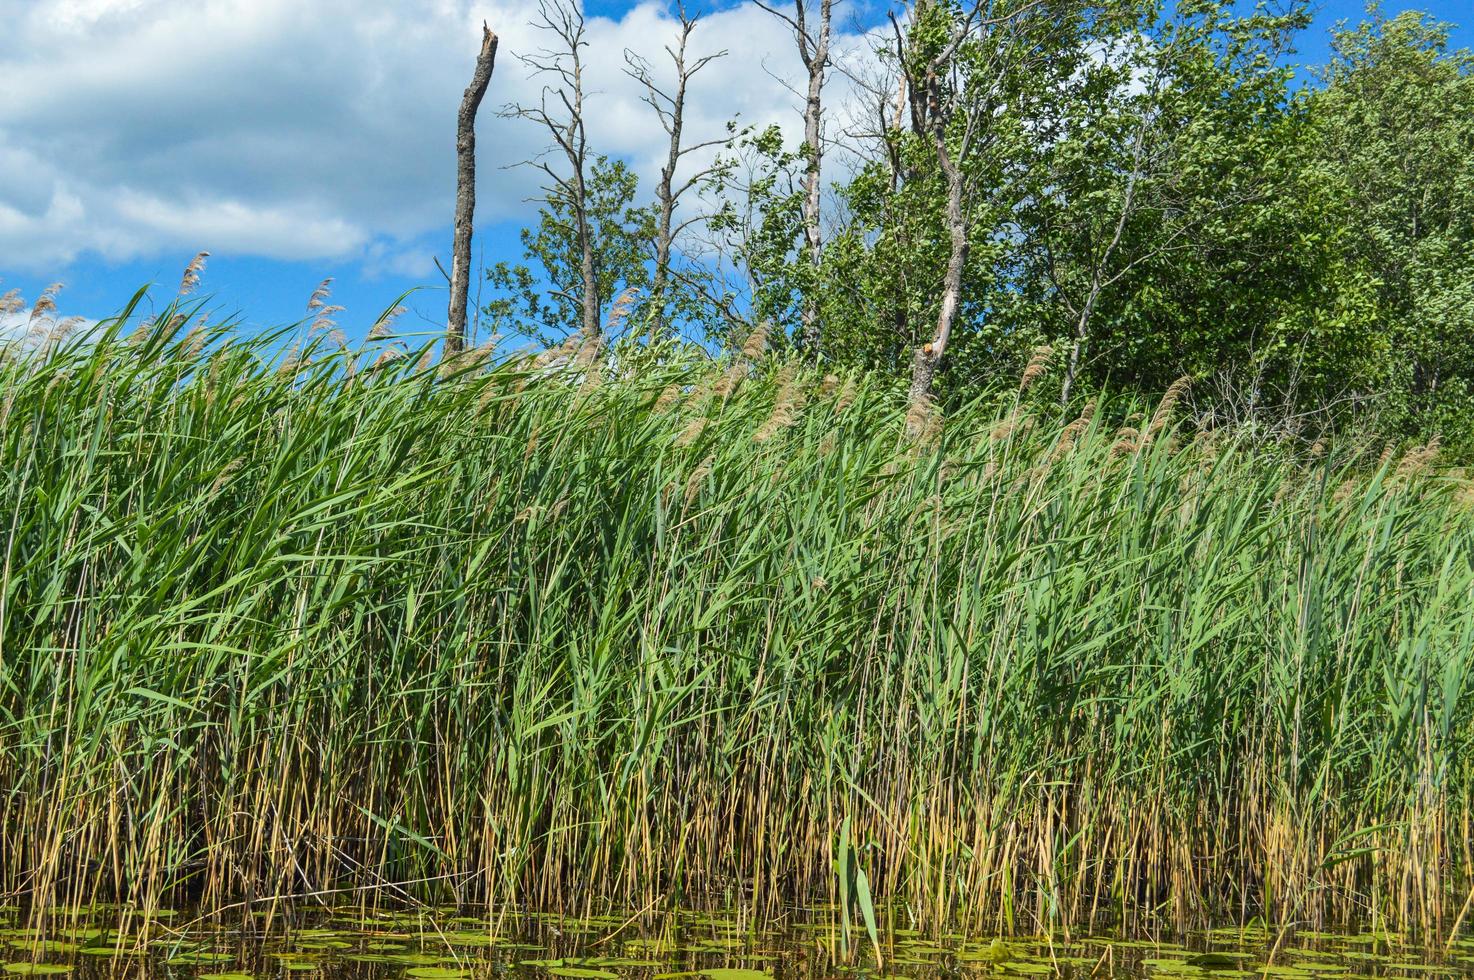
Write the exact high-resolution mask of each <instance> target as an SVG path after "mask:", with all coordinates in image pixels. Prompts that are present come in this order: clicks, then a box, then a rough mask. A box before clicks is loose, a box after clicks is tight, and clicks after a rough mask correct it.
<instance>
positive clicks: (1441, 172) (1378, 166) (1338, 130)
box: [1312, 5, 1474, 440]
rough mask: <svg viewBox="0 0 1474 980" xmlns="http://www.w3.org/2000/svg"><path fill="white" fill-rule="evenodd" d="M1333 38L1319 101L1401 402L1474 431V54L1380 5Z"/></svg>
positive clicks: (1315, 103) (1417, 416)
mask: <svg viewBox="0 0 1474 980" xmlns="http://www.w3.org/2000/svg"><path fill="white" fill-rule="evenodd" d="M1368 12H1369V17H1368V19H1367V20H1366V21H1365V22H1363V23H1361V24H1360V25H1358V26H1357V27H1355V28H1351V27H1348V26H1345V25H1343V26H1341V27H1340V28H1339V29H1338V30H1337V31H1336V32H1335V33H1334V35H1333V57H1332V59H1331V62H1330V64H1329V65H1328V66H1327V67H1326V68H1325V70H1324V72H1323V73H1322V80H1323V82H1324V87H1323V89H1322V90H1321V91H1319V92H1318V93H1316V94H1315V95H1314V97H1313V99H1312V110H1313V115H1314V119H1315V135H1316V144H1315V149H1316V153H1317V156H1318V160H1319V165H1320V166H1321V167H1323V168H1325V170H1326V171H1327V172H1328V173H1330V174H1332V175H1334V177H1335V178H1336V180H1337V181H1338V183H1339V185H1340V188H1341V191H1342V195H1343V201H1344V208H1343V209H1342V210H1341V212H1340V215H1339V220H1340V221H1341V222H1342V223H1343V224H1344V225H1345V226H1346V227H1347V228H1349V229H1351V231H1352V234H1351V242H1352V244H1351V249H1352V255H1353V256H1354V257H1355V258H1356V260H1358V261H1359V262H1361V263H1362V264H1363V266H1364V268H1365V269H1366V270H1367V272H1368V273H1369V274H1370V276H1371V277H1372V278H1373V279H1374V280H1375V283H1376V287H1375V293H1376V310H1377V317H1378V319H1379V322H1380V326H1381V329H1382V331H1383V332H1384V333H1385V335H1386V337H1387V340H1388V343H1389V346H1390V348H1391V351H1392V353H1393V354H1394V356H1393V357H1392V358H1391V363H1390V367H1391V370H1392V371H1393V374H1394V377H1393V379H1392V381H1393V382H1394V386H1393V387H1392V389H1391V398H1390V399H1389V401H1390V402H1391V409H1392V411H1393V413H1394V417H1395V418H1397V419H1399V420H1400V421H1401V423H1402V424H1403V425H1404V426H1406V427H1407V428H1408V429H1411V430H1421V431H1423V432H1434V431H1441V432H1443V433H1444V434H1445V435H1446V436H1454V435H1457V436H1459V437H1460V438H1462V439H1464V440H1468V439H1469V438H1470V435H1471V434H1474V421H1471V409H1474V55H1471V53H1470V52H1468V51H1466V50H1459V51H1450V50H1449V32H1448V27H1447V26H1446V25H1443V24H1439V23H1436V22H1434V21H1433V20H1431V19H1430V18H1429V17H1428V16H1426V15H1425V14H1421V13H1416V12H1408V13H1404V14H1400V15H1398V16H1396V17H1394V18H1392V19H1391V20H1388V19H1386V18H1384V17H1383V16H1382V14H1381V12H1380V10H1379V9H1378V8H1377V7H1376V6H1375V5H1373V6H1372V7H1370V8H1369V11H1368Z"/></svg>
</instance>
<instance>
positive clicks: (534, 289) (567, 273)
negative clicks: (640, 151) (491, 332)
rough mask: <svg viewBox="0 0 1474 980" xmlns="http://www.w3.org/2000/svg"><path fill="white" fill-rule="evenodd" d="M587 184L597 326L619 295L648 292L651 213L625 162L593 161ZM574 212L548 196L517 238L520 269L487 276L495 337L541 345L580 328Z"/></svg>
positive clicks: (497, 269)
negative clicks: (518, 338) (640, 201)
mask: <svg viewBox="0 0 1474 980" xmlns="http://www.w3.org/2000/svg"><path fill="white" fill-rule="evenodd" d="M584 183H585V187H584V193H585V204H584V208H585V211H586V220H587V223H588V228H589V242H590V244H591V246H592V249H591V253H592V268H593V288H594V298H595V302H596V303H597V310H598V317H599V320H600V322H601V323H602V322H603V320H604V318H605V317H606V316H607V314H608V311H609V306H610V304H611V303H612V302H613V301H614V299H615V298H616V297H617V296H618V295H619V294H620V293H622V292H623V291H624V290H626V289H644V288H646V287H648V286H649V284H650V270H649V267H648V265H647V261H646V260H647V258H648V254H649V243H650V241H651V238H652V237H653V235H654V234H655V212H654V210H653V208H651V207H649V206H642V205H640V204H638V203H637V196H638V190H639V181H638V179H637V178H636V176H635V174H634V173H633V172H632V171H631V170H630V169H629V167H627V166H626V165H625V164H624V162H623V161H620V160H610V159H609V158H607V157H603V156H600V157H598V158H596V159H595V160H594V161H593V165H592V166H591V167H590V169H589V176H588V179H587V180H586V181H585V182H584ZM572 212H573V205H572V203H571V202H570V201H569V200H568V199H567V198H566V196H564V195H558V194H549V195H548V198H547V200H546V202H545V203H544V205H543V207H542V208H541V209H540V210H539V212H538V223H537V225H536V226H534V227H532V228H524V229H523V230H522V233H521V238H522V249H523V254H524V262H523V263H520V264H516V265H513V264H511V263H508V262H505V261H502V262H497V263H496V264H495V265H493V266H491V268H489V269H488V270H487V279H488V280H489V281H490V283H491V285H492V287H493V288H494V289H495V290H496V291H497V292H498V294H499V295H498V296H496V297H495V298H494V299H493V300H492V301H491V302H490V303H489V304H488V305H487V308H486V316H487V318H488V319H489V320H490V322H491V323H492V325H493V329H495V330H498V331H503V332H515V333H520V334H524V335H527V336H531V337H535V338H537V339H538V340H540V341H543V342H545V343H546V342H551V341H552V340H553V339H555V338H559V337H561V336H563V335H564V334H566V333H568V332H570V331H574V330H578V329H580V328H581V325H582V318H583V304H584V292H583V285H584V272H583V269H584V265H583V248H582V244H581V241H580V234H579V229H578V224H577V223H576V222H575V221H574V220H573V216H572Z"/></svg>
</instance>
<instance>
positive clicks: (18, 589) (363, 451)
mask: <svg viewBox="0 0 1474 980" xmlns="http://www.w3.org/2000/svg"><path fill="white" fill-rule="evenodd" d="M195 312H196V311H194V310H190V309H177V308H170V309H169V310H166V311H164V313H163V314H161V315H160V316H159V317H157V318H156V319H155V320H154V321H153V322H152V323H151V324H146V325H144V326H143V327H142V328H138V329H135V328H136V327H137V326H138V325H137V324H136V323H134V322H131V321H128V322H122V321H120V322H119V323H115V324H112V325H110V326H109V327H108V329H107V332H106V334H105V335H104V336H101V337H98V336H95V335H94V336H91V337H89V338H87V339H85V340H77V341H68V342H61V343H59V344H57V345H51V346H50V347H48V348H46V349H43V350H39V351H37V350H32V351H30V352H28V353H25V354H17V353H15V352H12V353H11V354H9V355H8V356H7V357H6V358H5V359H4V361H3V364H0V481H3V485H4V494H3V496H0V502H3V512H0V518H3V520H4V522H5V529H4V535H3V541H4V554H3V557H0V561H3V567H0V585H3V592H0V642H3V649H0V892H3V893H4V894H3V895H0V898H3V897H4V896H6V895H8V896H21V897H23V898H25V899H27V900H29V901H30V902H32V903H33V904H34V905H35V906H36V907H38V908H39V907H46V906H49V905H56V904H65V903H69V902H71V903H76V902H84V901H85V902H91V901H94V900H97V899H99V898H107V899H112V900H117V901H126V902H132V903H138V904H142V905H145V906H149V905H156V904H159V903H180V902H199V903H203V905H204V906H205V907H207V908H223V907H229V906H234V905H236V904H237V903H241V904H251V903H259V902H264V901H267V900H270V899H273V898H280V897H282V896H295V897H297V898H298V899H299V900H300V899H304V898H321V899H323V900H324V901H331V902H334V903H342V902H344V901H348V902H357V901H362V902H366V903H369V902H398V901H404V900H428V901H437V902H446V901H450V902H460V903H480V902H486V903H491V904H493V905H503V906H506V905H516V906H519V907H530V908H538V909H554V910H564V911H569V912H579V911H587V910H589V909H594V908H607V907H614V908H620V909H628V910H630V911H631V912H633V911H636V910H647V911H648V910H652V909H656V910H659V909H665V908H669V907H675V906H695V905H711V906H729V907H737V908H742V909H748V910H751V912H752V913H753V914H755V915H757V916H768V915H772V914H775V913H778V912H780V911H781V910H783V909H785V908H787V907H789V906H791V905H792V904H795V903H798V904H815V903H825V902H833V901H837V900H846V901H848V900H850V899H851V898H852V897H853V896H852V895H851V894H849V891H850V889H849V888H847V887H846V888H842V887H841V879H840V878H839V877H838V876H837V874H836V868H837V867H840V866H844V867H847V868H850V869H851V870H850V871H849V872H848V877H847V878H845V879H844V881H845V882H846V883H852V882H853V880H854V878H855V875H854V871H853V869H855V868H859V869H861V870H863V872H864V876H865V879H866V880H868V884H869V889H870V891H871V893H872V894H873V896H874V900H875V903H876V904H877V906H879V907H880V909H881V910H882V916H883V919H884V918H888V920H889V921H890V923H891V924H892V925H902V924H912V925H917V926H919V927H922V928H928V929H943V928H953V927H962V928H990V929H1001V930H1010V931H1014V932H1031V931H1036V930H1040V929H1055V928H1061V927H1063V928H1066V929H1069V928H1085V927H1098V926H1101V925H1103V924H1108V923H1112V922H1115V923H1126V924H1130V923H1133V922H1136V923H1140V922H1144V921H1150V922H1156V923H1167V924H1170V925H1180V926H1185V925H1191V924H1193V923H1198V922H1204V921H1210V920H1211V921H1220V922H1221V921H1225V920H1229V921H1237V920H1248V919H1250V918H1252V917H1254V916H1263V917H1265V918H1266V919H1269V920H1272V921H1294V922H1299V923H1311V924H1320V923H1327V922H1331V921H1341V920H1346V919H1353V918H1355V919H1363V920H1365V919H1371V920H1374V921H1376V922H1379V923H1384V924H1387V925H1389V926H1394V927H1399V926H1407V927H1413V928H1426V929H1433V928H1436V927H1437V926H1438V925H1439V924H1440V923H1444V924H1446V923H1448V922H1449V920H1451V919H1456V918H1458V917H1459V916H1460V914H1461V910H1465V911H1466V908H1465V907H1466V905H1467V903H1466V902H1465V898H1466V896H1468V895H1469V894H1470V889H1471V884H1474V878H1471V869H1474V859H1471V854H1470V846H1471V845H1470V840H1471V836H1474V835H1471V834H1470V826H1469V822H1470V801H1471V786H1474V783H1471V766H1474V752H1471V751H1470V749H1471V734H1474V718H1471V709H1474V681H1471V676H1470V666H1471V663H1474V653H1471V643H1474V547H1471V544H1474V537H1471V529H1474V521H1471V510H1470V506H1469V501H1468V499H1467V494H1466V493H1465V490H1464V488H1463V486H1462V485H1461V483H1460V482H1459V481H1457V480H1455V479H1453V478H1451V477H1449V476H1448V475H1446V474H1443V475H1440V474H1438V473H1437V472H1436V471H1434V470H1432V469H1430V468H1429V466H1428V464H1429V462H1430V459H1429V457H1431V455H1432V450H1431V448H1427V449H1425V450H1417V451H1414V452H1412V453H1406V454H1403V453H1398V454H1392V453H1388V454H1384V457H1383V458H1382V459H1381V460H1380V461H1379V460H1377V459H1376V456H1375V453H1376V450H1371V454H1372V455H1371V458H1370V459H1368V457H1367V455H1366V453H1367V450H1365V449H1364V448H1358V449H1357V450H1356V451H1353V448H1352V447H1350V446H1349V445H1343V446H1335V445H1333V446H1331V447H1330V448H1329V449H1328V450H1327V451H1325V452H1324V453H1322V454H1320V455H1319V456H1318V458H1315V459H1313V460H1307V459H1305V458H1301V459H1299V460H1296V459H1293V458H1290V457H1289V456H1288V455H1287V454H1285V453H1283V452H1281V451H1279V450H1277V449H1276V448H1275V447H1273V446H1266V445H1261V444H1259V443H1256V442H1255V441H1254V440H1252V439H1251V438H1249V437H1247V436H1245V435H1242V434H1235V433H1232V432H1229V433H1223V432H1218V433H1198V432H1194V431H1191V430H1189V429H1187V428H1185V427H1183V426H1182V425H1181V424H1180V423H1179V422H1178V421H1176V419H1177V416H1178V415H1179V414H1180V412H1174V408H1173V405H1172V403H1171V399H1172V398H1175V397H1176V395H1177V394H1179V393H1180V392H1174V393H1172V395H1171V396H1169V399H1168V401H1167V402H1165V403H1164V404H1162V405H1160V406H1146V408H1145V410H1144V412H1143V414H1142V417H1141V418H1140V419H1138V420H1135V421H1131V422H1129V423H1128V424H1127V425H1126V426H1121V425H1119V420H1120V418H1121V417H1122V415H1124V414H1127V413H1129V410H1130V409H1129V407H1128V406H1122V405H1119V404H1114V405H1113V404H1108V403H1103V404H1100V405H1095V404H1092V405H1091V406H1089V407H1088V408H1087V410H1086V411H1085V412H1083V413H1081V414H1080V415H1079V417H1078V418H1073V419H1071V418H1067V419H1064V420H1061V419H1060V418H1059V417H1058V409H1057V408H1056V407H1055V405H1054V400H1053V399H1052V398H1049V397H1042V396H1040V395H1039V391H1038V388H1037V385H1036V387H1035V388H1034V389H1031V390H1026V391H1015V390H1014V388H1013V387H1010V388H1009V390H1007V391H998V392H993V393H990V394H989V395H988V396H987V397H985V398H980V399H979V400H978V401H977V402H976V403H974V404H972V405H970V406H966V407H964V408H962V409H959V410H956V411H953V412H951V413H949V414H948V415H947V417H946V418H945V420H942V419H941V417H940V414H939V413H938V412H936V410H935V409H933V408H930V407H928V411H927V415H928V417H927V419H926V424H925V425H922V426H920V427H919V428H920V430H921V432H920V435H915V434H913V435H910V436H908V434H907V433H908V430H913V431H914V430H916V429H917V426H916V425H915V419H911V420H910V421H911V423H912V424H910V425H908V414H910V415H916V410H915V408H914V407H912V408H911V409H910V411H909V413H908V406H906V405H905V404H904V401H903V399H902V398H901V397H900V396H899V395H897V394H896V393H895V392H894V391H893V390H892V388H891V387H890V386H888V385H886V384H883V383H880V382H876V381H873V380H869V379H867V378H865V377H863V376H846V377H833V376H829V377H824V376H820V375H818V374H813V373H809V372H807V371H805V370H801V369H797V368H792V367H784V366H782V365H776V364H768V363H765V362H763V361H762V359H761V351H760V348H761V344H756V345H752V346H754V348H755V349H754V350H752V351H749V352H748V354H749V355H750V356H744V357H741V358H739V359H737V360H735V361H732V362H730V363H727V362H724V363H720V364H715V365H707V364H703V363H702V362H701V361H700V360H699V359H695V358H690V357H682V356H679V355H678V354H677V353H676V352H673V351H666V352H665V353H664V354H660V353H659V352H651V351H638V350H630V351H623V352H620V351H616V352H614V353H605V354H602V355H599V356H595V357H589V356H585V355H584V353H583V352H579V353H577V354H573V355H570V356H563V357H543V358H539V359H536V360H519V359H493V358H488V357H485V356H484V355H481V356H478V355H477V354H475V353H472V354H470V355H467V356H465V357H463V358H462V359H460V360H459V361H457V362H455V363H453V364H451V365H437V364H434V363H432V362H431V361H430V359H429V358H426V357H421V356H419V352H417V351H401V348H400V347H397V346H395V341H394V340H393V338H392V337H390V336H388V330H387V329H385V328H384V327H383V326H382V325H381V326H380V327H379V328H376V329H375V331H373V336H374V338H375V339H374V340H373V341H372V342H371V343H370V344H369V345H368V346H367V348H364V349H347V348H341V349H340V347H339V344H338V341H339V340H340V339H341V338H339V337H336V336H334V337H333V338H332V339H329V337H328V336H326V335H325V334H323V333H322V332H319V333H318V335H317V337H316V339H315V340H314V341H313V342H312V343H310V344H308V345H307V346H306V347H305V348H303V349H300V350H294V352H293V353H292V355H291V356H290V357H289V358H287V359H286V360H283V359H282V358H281V357H279V356H272V355H273V352H274V351H278V350H280V348H281V345H282V340H281V338H262V339H259V340H254V341H246V340H241V339H238V338H233V337H231V336H230V335H229V334H228V333H224V332H220V331H217V330H213V329H201V328H193V329H192V328H190V327H188V326H187V324H189V323H190V322H192V318H193V314H194V313H195ZM1042 370H1043V360H1042V359H1041V362H1040V364H1039V365H1036V366H1031V368H1030V372H1031V376H1030V377H1029V379H1028V381H1029V382H1036V381H1037V379H1038V377H1039V374H1040V373H1041V372H1042ZM1025 387H1027V385H1026V386H1025ZM1072 416H1073V413H1072ZM1111 419H1116V420H1117V422H1115V423H1113V422H1112V421H1110V420H1111Z"/></svg>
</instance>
